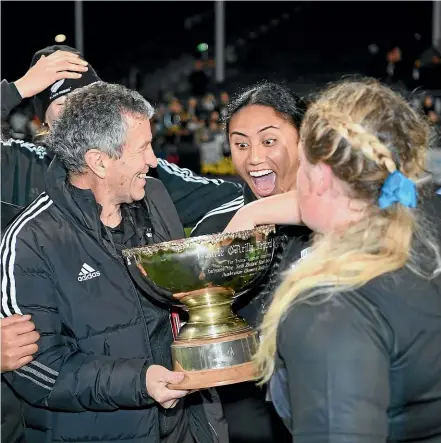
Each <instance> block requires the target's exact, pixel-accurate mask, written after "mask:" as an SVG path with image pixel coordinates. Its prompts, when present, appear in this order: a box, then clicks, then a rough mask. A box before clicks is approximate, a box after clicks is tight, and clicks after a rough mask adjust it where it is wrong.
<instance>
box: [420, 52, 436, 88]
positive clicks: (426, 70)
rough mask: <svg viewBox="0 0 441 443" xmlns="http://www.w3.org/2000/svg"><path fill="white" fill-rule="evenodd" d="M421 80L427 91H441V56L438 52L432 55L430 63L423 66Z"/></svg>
mask: <svg viewBox="0 0 441 443" xmlns="http://www.w3.org/2000/svg"><path fill="white" fill-rule="evenodd" d="M434 51H435V50H434ZM419 80H420V84H421V86H422V87H423V88H425V89H441V56H440V54H439V53H438V52H434V53H433V54H432V57H431V60H430V62H429V63H426V64H423V65H422V66H421V68H420V79H419Z"/></svg>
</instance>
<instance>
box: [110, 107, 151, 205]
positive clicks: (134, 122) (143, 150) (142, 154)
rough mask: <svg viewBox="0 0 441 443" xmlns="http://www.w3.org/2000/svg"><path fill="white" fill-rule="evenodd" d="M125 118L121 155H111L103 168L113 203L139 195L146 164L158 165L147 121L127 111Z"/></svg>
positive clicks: (145, 172)
mask: <svg viewBox="0 0 441 443" xmlns="http://www.w3.org/2000/svg"><path fill="white" fill-rule="evenodd" d="M125 119H126V121H127V126H128V130H127V138H126V143H125V145H124V147H123V151H122V155H121V157H120V158H118V159H111V161H110V166H109V168H108V170H107V172H106V181H107V185H108V192H109V193H111V199H112V200H113V201H114V202H115V203H116V204H121V203H132V202H134V201H138V200H141V199H143V198H144V195H145V191H144V186H145V183H146V175H147V173H148V171H149V168H156V166H157V165H158V161H157V158H156V156H155V154H154V152H153V148H152V131H151V128H150V121H149V120H148V119H147V118H144V117H136V116H131V115H126V116H125Z"/></svg>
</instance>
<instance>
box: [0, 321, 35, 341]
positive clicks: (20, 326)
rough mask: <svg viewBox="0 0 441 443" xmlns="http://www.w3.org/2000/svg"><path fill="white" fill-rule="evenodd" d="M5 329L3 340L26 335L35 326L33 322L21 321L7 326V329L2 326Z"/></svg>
mask: <svg viewBox="0 0 441 443" xmlns="http://www.w3.org/2000/svg"><path fill="white" fill-rule="evenodd" d="M3 327H4V328H5V330H4V332H3V334H4V336H3V337H4V339H5V338H6V337H8V338H10V337H11V336H12V337H15V336H19V335H21V334H27V333H28V332H31V331H33V330H34V329H35V324H34V322H32V321H30V320H28V321H21V322H16V323H13V324H12V325H9V326H7V329H6V327H5V326H3Z"/></svg>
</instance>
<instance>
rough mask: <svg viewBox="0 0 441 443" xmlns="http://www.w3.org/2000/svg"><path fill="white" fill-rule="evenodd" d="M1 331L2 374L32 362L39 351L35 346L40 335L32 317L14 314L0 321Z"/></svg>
mask: <svg viewBox="0 0 441 443" xmlns="http://www.w3.org/2000/svg"><path fill="white" fill-rule="evenodd" d="M0 331H1V343H2V348H1V372H2V373H3V372H6V371H14V370H15V369H18V368H21V367H22V366H24V365H26V364H28V363H29V362H30V361H32V355H33V354H35V353H36V352H37V351H38V346H37V345H36V344H35V343H36V342H37V341H38V339H39V338H40V334H39V333H38V332H37V331H35V325H34V323H33V322H32V321H31V316H30V315H18V314H14V315H12V316H11V317H6V318H2V319H0Z"/></svg>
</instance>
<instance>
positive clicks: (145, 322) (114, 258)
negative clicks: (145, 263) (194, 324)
mask: <svg viewBox="0 0 441 443" xmlns="http://www.w3.org/2000/svg"><path fill="white" fill-rule="evenodd" d="M83 232H84V231H83ZM86 235H88V236H89V237H90V238H92V239H93V241H94V242H95V243H97V244H98V246H99V247H100V248H101V249H102V250H103V251H105V253H106V254H107V255H108V256H109V257H111V259H112V260H113V261H115V262H116V263H118V265H122V266H123V274H124V276H125V278H126V280H127V281H128V282H129V285H130V288H131V290H132V293H134V294H135V296H136V301H137V302H138V308H139V310H140V312H141V316H142V319H143V322H144V330H145V332H146V336H147V337H150V334H149V328H148V326H147V320H146V319H145V315H144V311H143V309H142V305H141V300H140V299H139V294H138V291H137V290H136V288H135V286H134V284H133V282H132V280H131V278H130V275H129V273H128V271H127V270H126V264H125V263H124V260H122V259H120V258H119V257H115V256H113V255H112V254H111V253H110V252H109V251H108V250H107V249H106V247H105V246H104V245H102V244H101V243H100V242H99V241H98V240H97V239H96V238H95V237H93V236H92V235H90V234H88V233H86ZM146 344H147V348H148V351H149V354H150V358H149V360H150V361H153V353H152V348H151V346H150V340H148V341H146ZM146 382H147V381H146ZM146 389H147V386H146ZM159 420H160V418H159V409H158V408H156V423H157V436H158V439H159V438H160V430H159Z"/></svg>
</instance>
